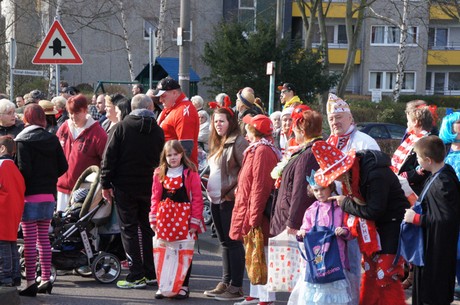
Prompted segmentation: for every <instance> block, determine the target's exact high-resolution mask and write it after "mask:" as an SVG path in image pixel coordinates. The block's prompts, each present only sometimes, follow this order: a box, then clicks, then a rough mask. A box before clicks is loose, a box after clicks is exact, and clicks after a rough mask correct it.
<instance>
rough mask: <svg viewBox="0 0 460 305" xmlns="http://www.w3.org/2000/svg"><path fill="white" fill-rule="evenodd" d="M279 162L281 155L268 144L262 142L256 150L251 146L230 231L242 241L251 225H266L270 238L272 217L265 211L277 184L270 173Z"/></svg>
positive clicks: (264, 226) (234, 237)
mask: <svg viewBox="0 0 460 305" xmlns="http://www.w3.org/2000/svg"><path fill="white" fill-rule="evenodd" d="M278 161H279V160H278V156H277V155H276V154H275V152H274V151H273V150H272V148H271V147H270V146H268V145H259V146H257V147H256V148H255V149H254V150H252V149H251V147H249V148H248V150H247V152H246V155H245V156H244V159H243V167H242V168H241V171H240V173H239V175H238V186H237V189H236V193H235V206H234V208H233V213H232V223H231V227H230V232H229V236H230V238H231V239H233V240H242V239H243V236H244V235H246V234H248V233H249V230H250V229H251V228H253V227H258V226H261V227H262V230H263V233H264V239H265V240H267V239H268V234H269V232H268V231H269V219H268V218H267V217H265V216H264V215H263V212H264V209H265V205H266V204H267V200H268V197H269V196H270V192H271V191H272V189H273V188H274V184H275V180H273V178H272V177H271V176H270V172H271V171H272V169H273V168H274V167H275V166H276V164H277V163H278Z"/></svg>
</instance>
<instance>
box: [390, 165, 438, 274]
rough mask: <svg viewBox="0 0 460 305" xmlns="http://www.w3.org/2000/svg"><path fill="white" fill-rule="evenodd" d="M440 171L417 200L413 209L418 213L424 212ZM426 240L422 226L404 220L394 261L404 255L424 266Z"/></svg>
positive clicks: (412, 261)
mask: <svg viewBox="0 0 460 305" xmlns="http://www.w3.org/2000/svg"><path fill="white" fill-rule="evenodd" d="M438 174H439V171H438V172H437V173H436V174H435V175H434V176H433V178H431V179H430V181H429V182H428V183H427V184H426V186H425V187H424V188H423V191H422V193H421V194H420V197H419V198H418V199H417V201H416V202H415V204H414V206H413V207H412V209H413V210H414V211H415V213H417V214H423V209H422V201H423V198H424V197H425V194H426V193H427V191H428V189H429V188H430V186H431V184H432V183H433V181H434V180H435V179H436V177H437V175H438ZM424 252H425V250H424V241H423V230H422V227H421V226H417V225H414V224H412V223H406V222H405V221H404V220H403V221H402V223H401V231H400V232H399V242H398V250H397V251H396V256H395V260H394V262H397V261H398V259H399V257H400V256H402V257H403V258H404V259H405V260H406V261H407V262H409V263H412V264H414V265H416V266H424V265H425V263H424V258H423V257H424V256H425V253H424Z"/></svg>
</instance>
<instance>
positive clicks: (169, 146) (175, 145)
mask: <svg viewBox="0 0 460 305" xmlns="http://www.w3.org/2000/svg"><path fill="white" fill-rule="evenodd" d="M171 150H174V151H176V152H177V153H179V154H182V158H181V162H180V163H181V164H182V165H184V167H186V168H188V169H190V170H191V171H194V172H196V171H197V169H196V165H195V164H194V163H193V162H192V161H191V160H190V158H189V157H187V154H186V153H185V149H184V147H183V146H182V144H180V142H179V141H177V140H170V141H168V142H166V143H165V146H164V148H163V151H162V152H161V156H160V165H159V166H158V169H159V172H158V177H159V179H160V182H163V181H164V180H165V177H166V173H167V172H168V162H167V161H166V155H167V154H168V152H170V151H171Z"/></svg>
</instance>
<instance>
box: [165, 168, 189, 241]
mask: <svg viewBox="0 0 460 305" xmlns="http://www.w3.org/2000/svg"><path fill="white" fill-rule="evenodd" d="M190 207H191V205H190V202H189V199H188V196H187V192H186V190H185V186H184V184H183V177H182V176H179V177H174V178H171V177H165V181H164V182H163V196H162V200H161V201H160V203H159V206H158V212H157V233H158V237H159V238H160V239H163V240H167V241H176V240H182V239H186V238H187V233H188V231H189V220H190V215H191V209H190Z"/></svg>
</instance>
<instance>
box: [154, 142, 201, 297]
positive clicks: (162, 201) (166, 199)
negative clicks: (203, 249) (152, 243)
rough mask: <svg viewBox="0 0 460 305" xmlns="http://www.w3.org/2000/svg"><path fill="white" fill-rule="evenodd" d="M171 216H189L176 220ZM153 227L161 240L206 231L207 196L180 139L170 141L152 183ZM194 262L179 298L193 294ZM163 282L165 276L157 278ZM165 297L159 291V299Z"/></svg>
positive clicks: (176, 238)
mask: <svg viewBox="0 0 460 305" xmlns="http://www.w3.org/2000/svg"><path fill="white" fill-rule="evenodd" d="M170 215H185V216H184V217H180V216H179V217H178V219H174V217H171V216H170ZM149 218H150V226H151V228H152V230H154V231H155V234H156V235H157V236H158V238H159V239H163V240H166V241H170V242H174V241H178V240H184V239H186V238H187V235H188V234H192V235H194V237H195V238H196V235H195V234H198V233H202V232H204V231H205V228H204V223H203V197H202V193H201V183H200V176H199V174H198V172H197V171H196V166H195V164H194V163H193V162H192V161H190V159H189V158H188V157H187V155H186V154H185V150H184V148H183V147H182V145H181V144H180V142H179V141H177V140H171V141H168V142H166V144H165V146H164V149H163V152H162V154H161V157H160V166H159V167H158V168H157V170H155V174H154V176H153V186H152V206H151V209H150V215H149ZM191 271H192V265H191V264H190V267H189V269H188V272H187V276H186V277H185V280H184V282H183V284H182V288H181V289H180V291H179V293H178V294H177V295H176V296H174V298H175V299H186V298H188V297H189V294H190V290H189V287H188V284H189V280H190V274H191ZM157 279H158V281H159V282H160V283H161V278H160V277H158V278H157ZM163 297H164V296H163V295H162V294H161V291H160V290H158V291H157V293H156V295H155V298H156V299H162V298H163Z"/></svg>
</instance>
